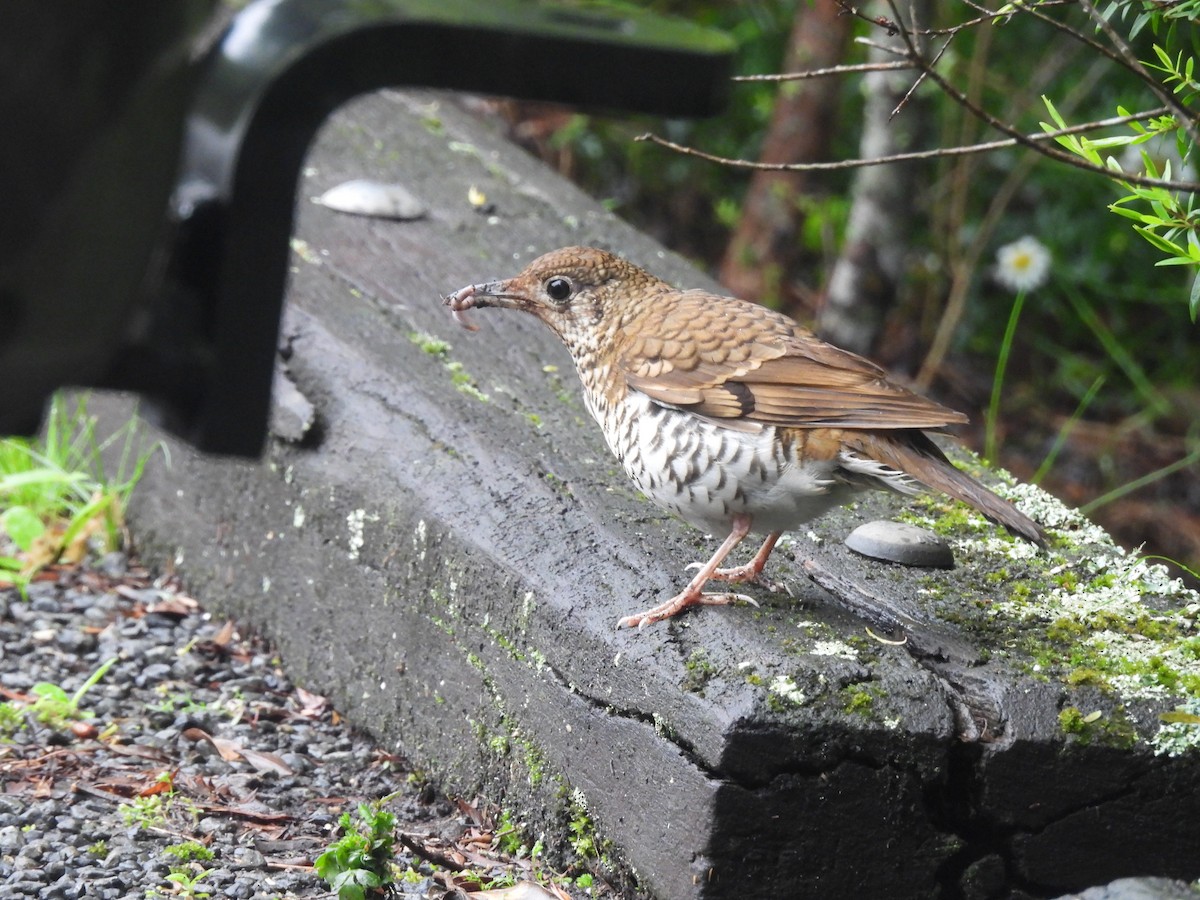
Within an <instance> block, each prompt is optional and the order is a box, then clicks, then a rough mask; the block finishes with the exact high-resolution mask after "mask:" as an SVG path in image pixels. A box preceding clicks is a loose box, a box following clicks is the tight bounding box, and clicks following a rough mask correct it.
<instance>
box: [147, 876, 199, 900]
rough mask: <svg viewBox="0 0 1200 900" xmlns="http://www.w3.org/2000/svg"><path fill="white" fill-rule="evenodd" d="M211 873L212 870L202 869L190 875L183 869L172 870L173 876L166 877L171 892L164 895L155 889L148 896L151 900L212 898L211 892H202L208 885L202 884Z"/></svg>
mask: <svg viewBox="0 0 1200 900" xmlns="http://www.w3.org/2000/svg"><path fill="white" fill-rule="evenodd" d="M210 871H211V870H210V869H200V870H199V871H197V872H195V873H189V872H188V871H186V870H183V869H172V870H171V874H169V875H168V876H167V877H166V880H167V881H169V882H171V888H170V890H168V891H167V893H165V894H164V893H162V892H161V891H159V890H157V889H155V888H150V889H149V890H147V891H146V896H147V897H148V898H150V900H165V898H167V897H185V898H188V900H203V898H204V897H211V896H212V892H211V891H206V890H202V888H205V887H207V885H204V884H201V883H200V882H202V881H203V880H204V878H205V877H206V876H207V875H208V874H209V872H210Z"/></svg>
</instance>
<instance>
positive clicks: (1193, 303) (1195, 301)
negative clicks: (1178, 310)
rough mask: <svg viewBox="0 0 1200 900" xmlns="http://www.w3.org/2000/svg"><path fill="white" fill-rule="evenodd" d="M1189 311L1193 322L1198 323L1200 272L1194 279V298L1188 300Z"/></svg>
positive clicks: (1199, 312)
mask: <svg viewBox="0 0 1200 900" xmlns="http://www.w3.org/2000/svg"><path fill="white" fill-rule="evenodd" d="M1188 309H1190V310H1191V312H1192V321H1193V322H1195V321H1196V316H1197V315H1198V314H1200V272H1197V273H1196V277H1195V278H1194V279H1192V296H1191V298H1190V299H1189V300H1188Z"/></svg>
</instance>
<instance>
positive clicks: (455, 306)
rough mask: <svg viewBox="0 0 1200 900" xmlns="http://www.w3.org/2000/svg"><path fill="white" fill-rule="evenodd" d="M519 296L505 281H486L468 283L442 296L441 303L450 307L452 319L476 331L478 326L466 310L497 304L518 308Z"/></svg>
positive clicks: (520, 305)
mask: <svg viewBox="0 0 1200 900" xmlns="http://www.w3.org/2000/svg"><path fill="white" fill-rule="evenodd" d="M521 299H522V298H521V296H520V295H519V294H516V293H513V292H512V291H511V290H510V285H509V282H507V281H486V282H484V283H482V284H468V285H467V286H466V287H465V288H459V289H458V290H457V291H455V292H454V293H452V294H447V295H446V296H445V297H443V298H442V303H444V304H445V305H446V306H448V307H450V311H451V312H453V313H454V320H455V321H456V322H458V324H460V325H462V326H463V327H464V328H466V329H467V330H469V331H478V330H479V326H477V325H476V324H475V323H473V322H472V321H470V320H469V319H468V318H467V315H466V313H467V310H469V309H480V308H482V307H484V306H497V307H501V308H503V309H520V308H521V307H522V303H521Z"/></svg>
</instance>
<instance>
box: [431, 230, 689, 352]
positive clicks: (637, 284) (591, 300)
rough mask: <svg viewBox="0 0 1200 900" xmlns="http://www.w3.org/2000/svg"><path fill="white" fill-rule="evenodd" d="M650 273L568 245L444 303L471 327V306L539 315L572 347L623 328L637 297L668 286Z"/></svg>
mask: <svg viewBox="0 0 1200 900" xmlns="http://www.w3.org/2000/svg"><path fill="white" fill-rule="evenodd" d="M668 287H669V286H668V285H667V284H666V282H663V281H660V280H659V279H657V278H655V277H654V276H653V275H651V274H649V273H648V272H646V271H644V270H642V269H639V268H638V267H637V266H635V265H634V264H633V263H630V262H628V261H626V260H624V259H621V258H620V257H619V256H615V255H614V254H612V253H609V252H608V251H606V250H597V249H595V248H593V247H564V248H562V249H561V250H554V251H551V252H550V253H547V254H545V255H544V256H539V257H538V258H537V259H535V260H534V261H533V262H531V263H530V264H529V265H528V266H526V267H525V269H524V270H523V271H522V272H521V273H520V274H519V275H515V276H513V277H512V278H509V279H506V280H503V281H488V282H484V283H482V284H469V285H467V286H466V287H464V288H462V289H461V290H458V291H455V292H454V293H453V294H449V295H447V296H446V297H445V298H444V300H443V302H444V303H445V304H446V305H447V306H448V307H450V309H451V310H453V312H454V314H455V318H457V319H458V320H459V321H460V322H461V323H462V324H464V325H466V326H467V327H468V328H472V329H474V326H473V325H472V324H471V323H470V322H468V321H467V320H466V319H465V318H464V314H465V313H466V311H467V310H469V309H480V308H483V307H486V306H496V307H500V308H503V309H519V310H523V311H525V312H528V313H532V314H533V315H535V316H537V317H538V318H539V319H541V320H542V321H543V322H545V323H546V325H548V326H549V327H550V329H551V330H552V331H553V332H554V333H555V334H557V335H558V336H559V337H560V338H561V339H562V341H563V343H565V344H566V345H567V346H568V348H571V349H572V350H574V349H576V348H581V347H583V346H587V345H590V344H592V343H593V342H594V341H595V340H596V337H597V335H599V334H600V333H601V332H604V331H607V330H610V329H612V328H619V327H621V325H622V323H623V321H624V319H625V317H626V316H628V315H630V314H632V313H633V312H634V309H633V308H632V307H633V306H635V305H636V301H635V299H634V298H644V297H646V296H647V295H652V294H654V293H657V292H658V291H660V290H665V289H668Z"/></svg>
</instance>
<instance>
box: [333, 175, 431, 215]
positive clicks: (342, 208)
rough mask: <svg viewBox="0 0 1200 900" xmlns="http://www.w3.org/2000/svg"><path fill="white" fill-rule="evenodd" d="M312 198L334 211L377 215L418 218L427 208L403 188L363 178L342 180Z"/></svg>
mask: <svg viewBox="0 0 1200 900" xmlns="http://www.w3.org/2000/svg"><path fill="white" fill-rule="evenodd" d="M316 202H317V203H319V204H321V205H322V206H325V207H327V208H329V209H333V210H336V211H338V212H344V213H350V214H351V215H355V216H373V217H376V218H380V219H419V218H421V217H422V216H424V215H425V213H426V212H427V211H428V210H427V207H426V206H425V204H424V203H422V202H421V201H420V200H418V199H417V198H416V197H414V196H413V195H412V194H411V193H409V191H408V189H407V188H404V187H403V186H401V185H398V184H387V183H385V182H381V181H371V180H370V179H367V178H356V179H354V180H353V181H344V182H342V183H341V184H339V185H337V186H336V187H332V188H330V189H329V190H327V191H326V192H325V193H323V194H322V195H321V196H320V197H317V198H316Z"/></svg>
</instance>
